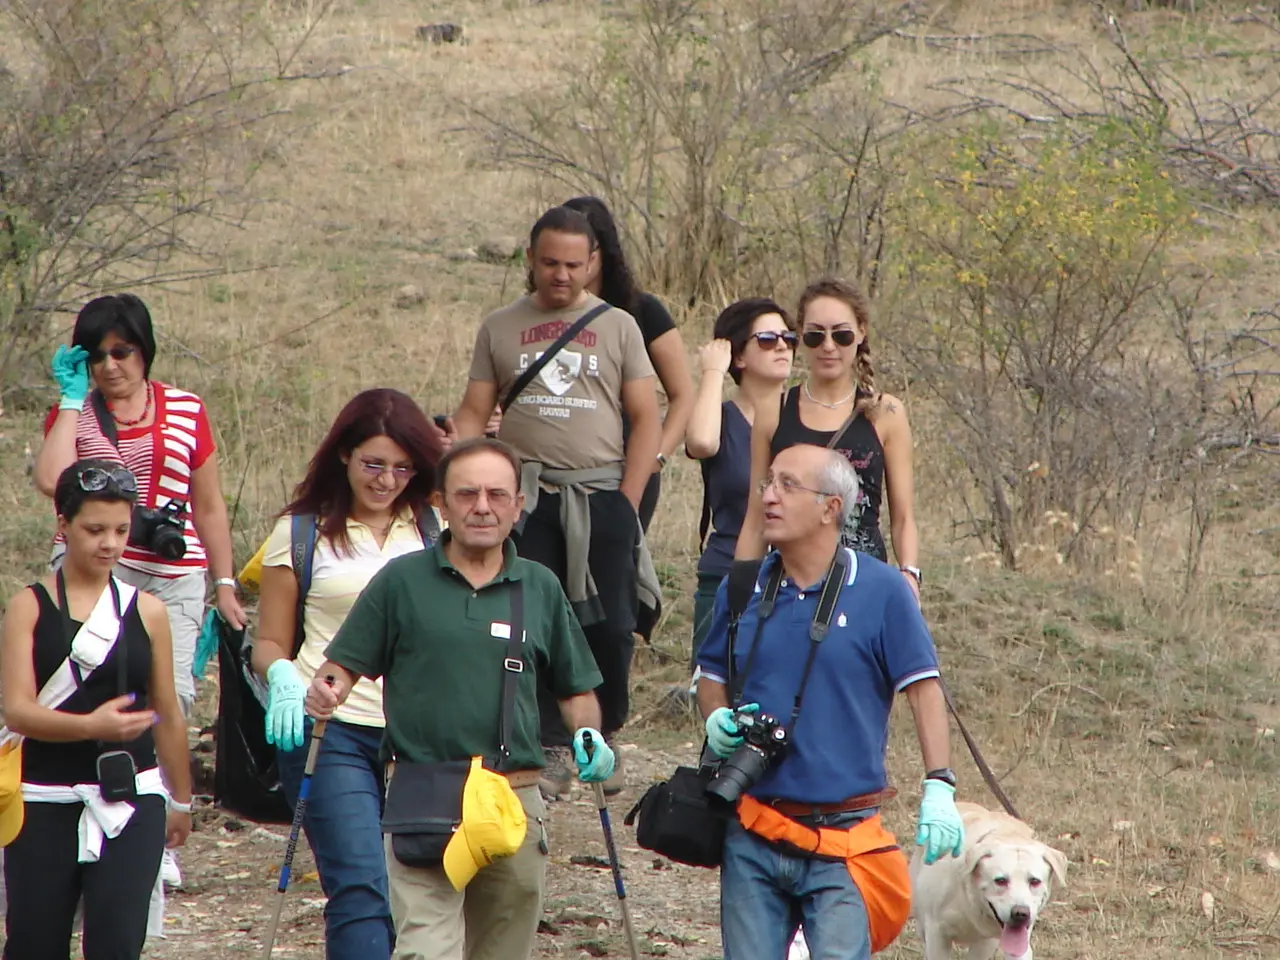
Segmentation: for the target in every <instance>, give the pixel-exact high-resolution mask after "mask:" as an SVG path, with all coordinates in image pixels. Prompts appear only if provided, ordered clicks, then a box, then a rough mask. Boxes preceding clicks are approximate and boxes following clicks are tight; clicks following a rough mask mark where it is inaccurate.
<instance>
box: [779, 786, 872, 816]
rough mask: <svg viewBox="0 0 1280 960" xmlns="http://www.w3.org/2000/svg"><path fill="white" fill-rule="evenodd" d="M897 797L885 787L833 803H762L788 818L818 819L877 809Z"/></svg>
mask: <svg viewBox="0 0 1280 960" xmlns="http://www.w3.org/2000/svg"><path fill="white" fill-rule="evenodd" d="M897 795H898V791H897V789H896V788H895V787H885V788H884V789H883V790H877V791H876V792H875V793H864V794H860V795H859V796H855V797H846V798H845V799H844V800H837V801H836V802H835V803H801V802H799V801H798V800H765V801H763V802H764V803H766V804H768V805H769V806H771V807H773V809H775V810H777V811H778V812H779V813H781V814H783V815H784V816H788V817H820V816H823V815H825V814H829V813H856V812H857V811H859V810H869V809H870V808H872V807H878V806H881V805H882V804H884V803H885V802H886V801H889V800H892V799H893V798H894V797H896V796H897Z"/></svg>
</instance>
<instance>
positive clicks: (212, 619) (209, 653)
mask: <svg viewBox="0 0 1280 960" xmlns="http://www.w3.org/2000/svg"><path fill="white" fill-rule="evenodd" d="M222 622H223V621H222V614H220V613H218V611H217V610H210V611H209V612H208V613H206V614H205V615H204V623H202V624H201V625H200V634H199V636H197V637H196V652H195V656H194V657H193V658H192V659H191V676H192V678H193V679H196V680H203V679H204V671H205V668H206V667H208V666H209V661H210V660H212V659H213V658H214V657H215V656H217V654H218V633H219V630H220V625H221V624H222Z"/></svg>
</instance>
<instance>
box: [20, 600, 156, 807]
mask: <svg viewBox="0 0 1280 960" xmlns="http://www.w3.org/2000/svg"><path fill="white" fill-rule="evenodd" d="M31 590H32V592H33V593H35V595H36V600H37V601H38V602H39V604H40V616H39V618H38V619H37V620H36V629H35V644H34V650H33V655H34V659H35V668H36V689H37V690H39V689H41V688H42V687H43V686H44V685H45V683H46V682H48V680H49V678H50V677H51V676H53V674H54V672H55V671H56V670H57V669H58V667H60V666H62V662H63V661H64V660H66V659H67V654H69V653H70V652H71V641H72V639H74V637H75V631H77V630H79V629H80V623H79V622H78V621H75V620H72V621H70V623H71V633H70V635H68V633H67V629H66V626H65V621H64V620H63V616H62V612H61V611H60V610H59V609H58V603H57V601H56V600H54V599H53V598H52V597H51V596H49V591H47V590H46V589H45V588H44V585H43V584H40V583H33V584H32V585H31ZM121 645H123V646H124V649H125V683H124V686H125V689H124V690H121V689H120V659H119V658H120V652H121ZM150 684H151V637H150V636H149V635H148V634H147V629H146V627H145V626H143V624H142V616H141V615H140V614H139V613H138V602H137V600H136V598H135V600H134V602H133V603H131V604H130V605H129V608H128V609H127V610H126V611H125V613H124V630H123V632H122V633H121V635H120V638H119V639H118V640H117V641H116V645H115V646H114V647H113V648H112V650H111V653H109V654H108V655H107V659H106V660H104V661H103V662H102V665H101V666H100V667H98V669H96V670H94V671H93V672H92V673H91V674H89V675H88V676H87V677H85V678H84V682H83V683H82V684H80V685H79V686H78V687H77V689H76V691H75V693H73V694H71V696H70V697H68V698H67V699H66V700H65V701H63V703H62V705H61V706H59V707H58V710H59V711H61V712H62V713H78V714H85V713H93V711H94V710H96V709H97V708H98V707H100V706H102V705H103V704H104V703H106V702H107V701H108V700H110V699H112V698H113V697H118V696H120V695H121V694H122V693H134V694H137V697H138V699H137V701H136V702H135V703H134V705H133V706H132V707H131V708H130V709H131V710H146V709H149V708H148V706H147V691H148V689H149V687H150ZM107 750H128V751H129V753H130V754H131V755H132V756H133V762H134V764H135V765H136V766H137V768H138V769H139V770H147V769H149V768H151V767H154V766H155V765H156V746H155V740H154V739H153V738H152V736H151V731H150V730H147V731H146V732H145V733H143V734H142V736H140V737H138V738H137V739H136V740H133V741H131V742H129V743H126V744H120V743H115V742H112V741H107V742H106V743H99V742H98V741H96V740H76V741H72V742H70V743H53V742H50V741H47V740H35V739H32V738H31V737H28V738H27V739H26V740H25V741H24V742H23V744H22V779H23V780H25V781H26V782H28V783H46V784H60V785H64V786H70V785H71V784H76V783H97V782H98V755H99V754H100V753H103V752H105V751H107Z"/></svg>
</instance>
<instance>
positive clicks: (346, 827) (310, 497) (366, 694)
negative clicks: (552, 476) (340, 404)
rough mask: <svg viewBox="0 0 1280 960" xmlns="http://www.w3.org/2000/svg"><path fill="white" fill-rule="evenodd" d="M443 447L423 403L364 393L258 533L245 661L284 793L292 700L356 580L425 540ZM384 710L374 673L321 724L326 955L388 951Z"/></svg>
mask: <svg viewBox="0 0 1280 960" xmlns="http://www.w3.org/2000/svg"><path fill="white" fill-rule="evenodd" d="M441 454H442V450H441V446H440V441H439V438H438V434H437V432H436V431H435V430H433V429H432V428H431V425H430V423H429V422H428V420H427V418H426V416H425V414H423V412H422V410H421V409H419V407H418V405H417V404H416V403H414V402H413V400H411V399H410V398H409V397H408V396H406V395H405V394H403V393H401V392H400V391H398V390H388V389H377V390H366V391H365V392H363V393H361V394H358V395H357V396H356V397H355V398H354V399H352V400H351V402H350V403H348V404H347V405H346V407H344V408H343V410H342V412H341V413H339V414H338V418H337V420H335V421H334V424H333V426H332V427H331V428H330V429H329V434H328V436H326V437H325V439H324V441H323V442H322V443H321V444H320V448H319V449H318V450H317V451H316V453H315V456H314V457H312V458H311V464H310V467H309V468H308V470H307V475H306V477H305V478H304V479H303V481H302V482H301V483H300V484H298V486H297V488H296V489H295V490H294V496H293V502H292V503H290V504H289V506H288V507H286V508H285V510H284V511H283V513H281V515H280V517H279V519H278V520H277V521H276V525H275V528H274V530H273V531H272V532H271V536H270V537H269V538H268V539H267V543H266V545H265V548H264V556H263V561H262V586H261V600H260V603H259V611H258V612H259V622H258V639H257V641H256V642H255V644H254V647H253V657H252V659H253V668H254V670H256V671H257V672H258V673H260V674H261V675H262V676H263V677H264V678H265V679H266V681H267V684H268V688H269V699H268V703H267V740H268V742H270V743H274V744H275V747H276V751H277V757H278V763H279V767H280V779H281V782H282V784H283V786H284V789H285V795H286V796H287V797H288V799H289V802H290V803H291V804H292V803H295V802H296V801H297V792H298V788H299V786H300V784H301V782H302V768H303V765H304V762H305V759H306V750H303V749H301V747H302V746H303V745H304V744H305V743H306V740H307V737H308V735H309V733H310V721H309V720H307V719H306V718H305V717H304V714H303V709H302V701H303V697H304V696H305V695H306V691H307V686H308V685H309V684H310V683H311V680H312V678H313V677H314V676H315V672H316V670H318V669H319V668H320V666H321V664H323V663H324V659H325V657H324V652H325V648H326V647H328V645H329V641H330V640H332V639H333V637H334V634H336V633H337V632H338V628H339V627H340V626H341V625H342V622H343V621H344V620H345V619H346V617H347V614H348V613H349V612H350V610H351V607H352V605H353V604H354V603H355V601H356V598H357V597H358V596H359V595H360V592H361V591H362V590H363V589H364V587H365V585H366V584H368V582H369V581H370V580H371V579H372V578H373V576H374V574H376V573H377V572H378V571H379V570H381V569H382V567H383V566H384V565H385V564H386V563H387V562H388V561H390V560H392V559H394V558H396V557H398V556H401V555H403V554H406V553H412V552H413V551H415V550H421V549H423V548H424V547H429V546H430V545H431V542H433V541H434V535H435V534H436V533H437V532H438V531H439V524H438V521H437V519H436V517H435V514H434V511H433V508H432V507H431V505H430V503H429V502H428V498H429V497H430V495H431V491H432V489H433V488H434V486H435V467H436V464H437V463H438V462H439V460H440V456H441ZM295 515H298V516H301V515H308V516H314V517H315V518H316V537H315V549H314V553H313V555H312V580H311V585H310V589H309V590H308V591H307V595H306V597H305V598H304V603H303V610H302V612H303V616H302V627H303V630H302V634H303V635H302V636H296V633H297V624H296V618H297V605H298V578H297V576H296V574H295V571H294V570H293V559H292V558H293V550H292V530H293V517H294V516H295ZM385 725H386V721H385V720H384V719H383V715H382V686H381V681H372V680H361V681H359V682H358V683H357V684H356V686H355V688H354V689H353V690H352V692H351V696H350V697H349V698H348V699H347V701H346V702H345V703H344V704H343V705H342V706H341V707H339V708H338V710H337V712H336V713H335V715H334V718H333V720H331V721H330V722H329V725H328V727H327V728H326V730H325V735H324V749H323V750H321V751H320V755H319V759H318V762H317V764H316V770H315V774H314V776H313V778H312V781H311V792H310V794H309V796H308V801H307V812H306V818H305V820H304V821H303V827H304V829H305V830H306V833H307V839H308V841H309V842H310V844H311V850H312V852H313V853H314V854H315V858H316V867H317V870H318V871H319V873H320V885H321V886H322V887H323V888H324V892H325V895H326V896H327V897H328V898H329V902H328V904H327V905H326V906H325V911H324V913H325V941H326V956H327V957H328V958H329V960H378V958H381V960H386V958H389V957H390V956H391V945H392V936H393V927H392V925H391V903H390V900H389V899H388V893H387V871H386V863H385V860H384V858H383V853H382V827H381V820H382V800H383V796H384V793H385V791H384V784H383V763H382V762H381V761H380V760H379V757H378V750H379V747H380V745H381V742H382V732H383V728H384V727H385Z"/></svg>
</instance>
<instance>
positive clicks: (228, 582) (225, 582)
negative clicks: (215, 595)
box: [213, 577, 236, 590]
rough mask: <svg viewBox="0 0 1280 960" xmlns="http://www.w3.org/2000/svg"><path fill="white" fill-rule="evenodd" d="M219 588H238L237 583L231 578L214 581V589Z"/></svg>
mask: <svg viewBox="0 0 1280 960" xmlns="http://www.w3.org/2000/svg"><path fill="white" fill-rule="evenodd" d="M219 587H230V588H231V589H232V590H234V589H235V588H236V582H235V580H234V579H233V578H231V577H219V578H218V579H217V580H215V581H213V589H215V590H217V589H218V588H219Z"/></svg>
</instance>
